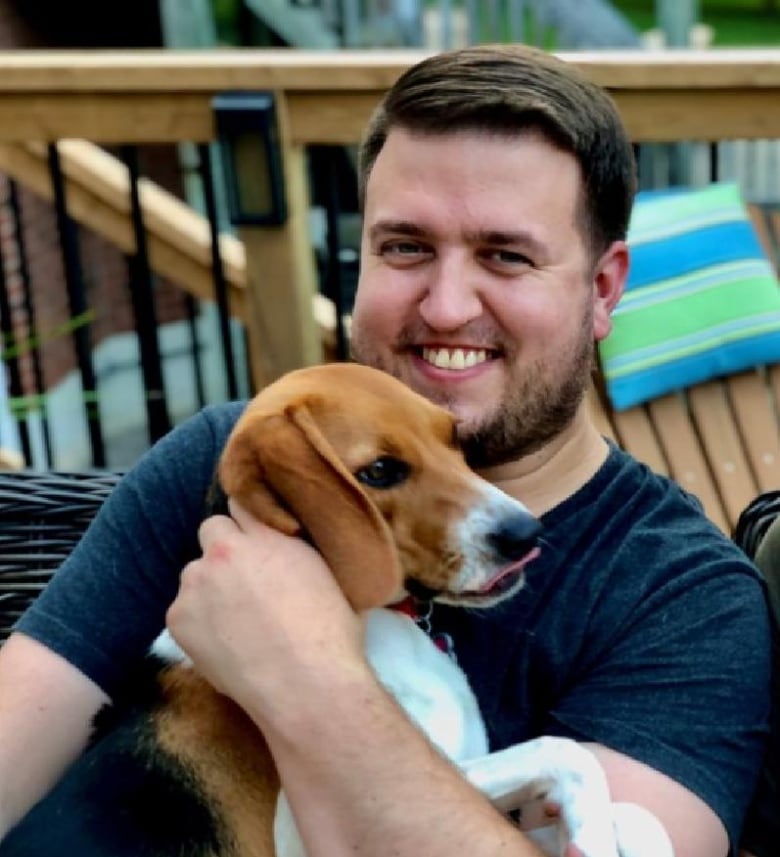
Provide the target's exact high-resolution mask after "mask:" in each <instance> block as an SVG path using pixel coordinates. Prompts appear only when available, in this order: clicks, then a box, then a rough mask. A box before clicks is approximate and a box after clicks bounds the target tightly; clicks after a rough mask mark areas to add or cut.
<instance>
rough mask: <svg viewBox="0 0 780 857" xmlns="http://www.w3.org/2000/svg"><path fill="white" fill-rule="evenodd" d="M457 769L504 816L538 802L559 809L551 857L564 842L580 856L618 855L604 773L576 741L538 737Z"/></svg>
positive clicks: (561, 848) (611, 856) (464, 764)
mask: <svg viewBox="0 0 780 857" xmlns="http://www.w3.org/2000/svg"><path fill="white" fill-rule="evenodd" d="M460 767H461V769H462V770H463V772H464V773H465V775H466V777H467V778H468V779H469V781H470V782H471V783H472V784H473V785H474V786H475V787H476V788H478V789H479V790H480V791H481V792H483V794H485V795H486V796H487V797H488V798H489V799H490V800H491V801H492V802H493V803H494V805H495V806H496V807H497V808H498V809H500V810H502V811H503V812H509V811H511V810H517V809H522V806H523V804H527V803H530V802H534V801H539V800H544V801H546V802H549V803H552V804H555V805H557V806H558V807H560V817H559V821H558V825H559V830H560V832H561V833H562V834H563V836H562V837H560V838H561V839H562V840H563V841H562V842H561V844H560V851H559V854H553V857H561V855H562V854H563V849H564V848H565V845H566V844H567V843H568V842H571V843H572V844H573V845H576V846H577V848H579V849H580V851H581V852H582V853H583V855H584V857H619V851H618V846H617V840H616V832H615V827H614V824H613V812H612V806H611V800H610V795H609V788H608V785H607V780H606V777H605V775H604V771H603V769H602V767H601V765H600V764H599V762H598V760H597V759H596V757H595V756H594V755H593V754H592V753H591V752H590V751H589V750H587V749H586V748H585V747H583V746H581V745H580V744H578V743H577V742H576V741H570V740H568V739H565V738H550V737H544V738H537V739H535V740H533V741H528V742H525V743H523V744H516V745H514V746H512V747H508V748H507V749H506V750H501V751H499V752H497V753H491V754H490V755H488V756H482V757H481V758H478V759H472V760H470V761H467V762H461V763H460ZM561 826H562V829H561ZM547 847H549V846H547Z"/></svg>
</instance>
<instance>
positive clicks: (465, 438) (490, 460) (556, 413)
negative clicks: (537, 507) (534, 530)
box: [352, 309, 595, 469]
mask: <svg viewBox="0 0 780 857" xmlns="http://www.w3.org/2000/svg"><path fill="white" fill-rule="evenodd" d="M420 338H421V337H420V334H419V333H418V332H417V331H415V330H405V331H403V332H402V334H401V335H400V336H399V344H398V346H397V348H398V350H399V351H403V350H404V349H405V348H409V347H410V345H409V343H413V342H416V341H419V340H420ZM473 338H474V340H475V341H478V340H479V337H478V336H474V337H473ZM364 344H365V343H363V342H361V341H360V340H359V339H355V340H353V342H352V356H353V358H354V359H355V360H357V362H359V363H367V364H368V365H372V366H374V367H375V368H376V369H381V370H382V371H385V372H388V373H390V374H392V375H396V377H398V378H399V380H401V381H403V380H404V378H403V377H402V376H401V375H400V374H399V373H396V372H395V371H394V367H393V365H392V361H386V360H383V359H382V358H381V356H380V355H379V354H378V353H376V352H374V351H372V349H370V348H364V347H362V346H363V345H364ZM594 354H595V344H594V341H593V313H592V309H591V310H590V311H587V312H586V313H585V316H584V317H583V319H582V325H581V327H580V334H579V337H578V338H577V341H576V342H574V343H573V344H572V348H571V351H570V352H569V353H568V355H566V359H565V360H562V361H560V363H559V365H558V375H557V377H555V378H553V379H548V378H546V377H545V374H546V373H545V368H544V366H542V365H538V366H537V367H535V368H534V367H529V369H528V372H527V374H526V377H525V378H524V379H523V380H522V381H521V382H520V385H519V389H515V390H512V391H511V393H510V395H509V396H508V397H507V400H506V401H504V402H503V403H502V404H501V406H500V407H499V409H498V411H497V412H496V413H494V414H493V415H492V416H490V417H488V418H487V419H486V420H485V421H484V422H483V423H482V424H481V425H472V426H470V427H468V428H467V429H465V430H463V431H462V432H461V433H459V436H458V437H459V442H460V446H461V448H462V450H463V453H464V455H465V457H466V460H467V461H468V463H469V465H470V466H471V467H473V468H474V469H483V468H487V467H493V466H496V465H500V464H505V463H506V462H508V461H513V460H515V459H518V458H523V457H525V456H528V455H531V454H533V453H534V452H537V451H538V450H540V449H542V447H544V446H545V445H546V444H548V443H549V442H550V441H551V440H552V439H553V438H554V437H556V436H557V435H559V434H560V433H561V432H562V431H563V430H564V429H565V428H566V427H567V426H568V425H569V424H570V423H571V422H572V420H573V419H574V416H575V414H576V413H577V409H578V408H579V406H580V403H581V402H582V399H583V397H584V395H585V392H586V390H587V388H588V384H589V383H590V376H591V372H592V370H593V366H594ZM433 401H435V403H436V404H438V405H440V406H441V407H443V408H446V409H448V410H453V408H452V407H451V405H450V403H449V402H448V401H447V398H446V396H445V397H442V398H441V399H434V400H433Z"/></svg>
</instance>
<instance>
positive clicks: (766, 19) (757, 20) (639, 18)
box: [613, 0, 780, 47]
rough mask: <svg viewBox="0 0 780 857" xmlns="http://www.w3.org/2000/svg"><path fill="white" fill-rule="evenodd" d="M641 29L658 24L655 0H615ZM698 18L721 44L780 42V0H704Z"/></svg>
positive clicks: (774, 45)
mask: <svg viewBox="0 0 780 857" xmlns="http://www.w3.org/2000/svg"><path fill="white" fill-rule="evenodd" d="M613 2H614V5H615V7H616V8H618V9H620V11H621V12H622V13H623V14H624V15H625V16H626V17H627V18H628V19H629V21H631V23H632V24H633V25H634V26H635V27H636V28H637V29H638V30H640V31H642V30H649V29H651V28H652V27H654V26H656V23H655V22H656V14H655V0H613ZM699 20H700V21H702V22H703V23H705V24H709V25H710V26H711V27H712V28H713V30H714V42H713V44H714V45H716V46H720V47H751V46H771V47H777V46H778V45H780V0H774V2H769V0H701V2H700V3H699Z"/></svg>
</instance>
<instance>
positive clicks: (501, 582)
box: [479, 547, 541, 595]
mask: <svg viewBox="0 0 780 857" xmlns="http://www.w3.org/2000/svg"><path fill="white" fill-rule="evenodd" d="M540 553H541V551H540V550H539V548H538V547H536V548H532V549H531V550H530V551H528V553H527V554H526V555H525V556H524V557H523V558H522V559H518V560H516V561H515V562H513V563H510V564H509V565H505V566H504V567H503V568H502V569H500V570H499V571H498V572H497V573H496V574H495V575H494V576H493V577H491V578H490V580H488V582H487V583H486V584H485V585H484V586H482V587H480V589H479V593H480V595H498V594H500V593H501V592H504V591H506V590H507V589H510V588H511V587H512V586H513V585H514V584H515V582H516V581H517V578H518V577H519V576H520V575H521V574H522V573H523V569H524V568H525V567H526V566H527V565H528V563H529V562H532V561H533V560H535V559H536V558H537V557H538V556H539V554H540Z"/></svg>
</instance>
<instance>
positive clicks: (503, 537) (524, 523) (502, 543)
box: [487, 514, 542, 560]
mask: <svg viewBox="0 0 780 857" xmlns="http://www.w3.org/2000/svg"><path fill="white" fill-rule="evenodd" d="M541 529H542V525H541V524H540V523H539V521H538V520H537V519H536V518H534V517H533V516H532V515H528V514H522V515H513V516H512V517H511V518H507V519H505V520H504V521H502V522H501V524H499V526H498V527H497V528H496V529H495V530H493V532H491V533H490V534H489V535H488V537H487V540H488V543H489V544H490V546H491V547H492V548H493V549H494V550H495V551H496V553H497V554H498V555H499V556H500V557H502V558H503V559H507V560H515V559H522V558H523V557H524V556H525V555H526V554H527V553H528V552H529V551H530V550H532V549H533V548H535V547H536V540H537V536H538V535H539V532H540V531H541Z"/></svg>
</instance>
